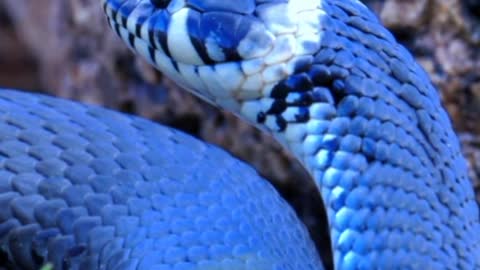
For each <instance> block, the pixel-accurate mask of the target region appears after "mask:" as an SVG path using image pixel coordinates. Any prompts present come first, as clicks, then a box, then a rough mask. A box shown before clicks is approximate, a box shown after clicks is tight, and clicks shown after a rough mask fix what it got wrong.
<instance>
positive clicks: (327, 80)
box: [308, 65, 332, 85]
mask: <svg viewBox="0 0 480 270" xmlns="http://www.w3.org/2000/svg"><path fill="white" fill-rule="evenodd" d="M308 75H309V76H310V78H311V80H312V82H313V84H315V85H329V84H331V83H332V74H331V73H330V70H329V69H328V67H327V66H324V65H313V66H312V68H311V69H310V70H309V72H308Z"/></svg>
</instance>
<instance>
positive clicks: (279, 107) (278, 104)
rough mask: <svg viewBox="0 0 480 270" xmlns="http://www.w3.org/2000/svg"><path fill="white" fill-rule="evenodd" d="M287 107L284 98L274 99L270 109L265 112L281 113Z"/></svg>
mask: <svg viewBox="0 0 480 270" xmlns="http://www.w3.org/2000/svg"><path fill="white" fill-rule="evenodd" d="M286 109H287V103H286V102H285V100H284V99H276V100H275V101H274V102H273V103H272V106H270V109H269V110H268V111H267V114H281V113H283V112H284V111H285V110H286Z"/></svg>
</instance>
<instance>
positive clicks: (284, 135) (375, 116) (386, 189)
mask: <svg viewBox="0 0 480 270" xmlns="http://www.w3.org/2000/svg"><path fill="white" fill-rule="evenodd" d="M102 4H103V8H104V10H105V14H106V16H107V20H108V22H109V24H110V26H111V28H112V29H113V30H114V31H115V32H116V33H117V34H118V35H119V36H120V37H121V39H122V40H124V41H125V44H127V45H128V46H129V47H130V48H131V49H132V50H133V51H135V52H137V53H138V54H139V55H141V56H143V57H144V58H145V59H146V60H148V61H149V62H150V63H151V64H152V65H154V66H155V67H156V68H158V69H159V70H160V71H161V72H162V73H164V74H166V75H167V76H169V77H170V78H172V79H173V80H174V81H175V82H177V83H178V84H179V85H181V86H182V87H184V88H185V89H187V90H188V91H190V92H192V93H193V94H195V95H197V96H198V97H200V98H202V99H204V100H205V101H207V102H210V103H212V104H214V105H216V106H218V107H221V108H223V109H226V110H229V111H231V112H233V113H235V114H236V115H238V116H239V117H241V118H243V119H245V120H246V121H248V122H250V123H252V124H253V125H255V126H256V127H258V128H259V129H261V130H263V131H265V132H268V133H270V134H272V136H273V137H274V138H275V139H277V140H278V141H279V142H280V143H281V144H282V145H283V146H284V147H285V148H286V149H288V150H289V151H290V152H291V153H292V154H293V155H294V156H295V157H296V158H297V159H298V160H299V161H300V162H301V163H302V164H303V166H304V167H305V168H306V170H307V171H308V172H309V173H310V174H311V176H312V179H313V181H314V182H315V184H316V186H317V188H318V190H319V192H320V194H321V196H322V199H323V202H324V206H325V209H326V212H327V216H328V225H329V230H330V238H331V243H330V245H331V248H332V251H333V263H334V268H335V269H342V270H353V269H422V270H424V269H452V270H453V269H480V223H479V210H478V205H477V203H476V202H475V199H474V193H473V189H472V186H471V184H470V182H469V179H468V176H467V169H466V163H465V160H464V158H463V157H462V155H461V152H460V147H459V143H458V139H457V138H456V136H455V134H454V131H453V129H452V127H451V123H450V119H449V117H448V115H447V113H446V112H445V110H444V109H443V108H442V106H441V101H440V98H439V95H438V93H437V91H436V89H435V88H434V87H433V86H432V84H431V82H430V80H429V78H428V76H427V74H426V73H425V71H424V70H423V69H422V68H421V67H420V66H419V65H418V64H417V63H415V61H414V59H413V58H412V56H411V55H410V54H409V53H408V52H407V51H406V50H405V48H403V47H402V46H401V45H399V44H397V42H396V41H395V39H394V38H393V36H392V35H391V34H390V33H389V32H388V31H387V30H386V29H385V28H383V26H382V25H381V24H380V22H379V21H378V19H377V18H376V17H375V15H373V13H371V12H370V11H369V10H368V9H367V8H366V7H365V6H364V5H363V4H362V3H360V2H359V1H356V0H350V1H345V0H344V1H341V0H243V1H238V2H229V1H221V0H102ZM0 205H1V206H4V207H3V208H2V209H1V210H0V254H2V253H1V252H3V254H4V255H3V257H5V258H6V260H7V261H8V263H9V267H11V268H14V269H16V268H19V269H36V268H38V267H39V266H41V265H43V264H45V263H47V262H50V263H52V264H53V265H54V268H55V269H159V270H160V269H162V270H166V269H168V270H170V269H172V270H174V269H178V270H183V269H185V270H190V269H192V270H193V269H198V270H219V269H225V270H226V269H255V270H264V269H265V270H267V269H268V270H270V269H272V270H284V269H285V270H287V269H302V270H303V269H324V268H323V264H322V262H321V260H320V258H319V255H318V253H317V252H316V250H315V248H314V246H313V244H312V241H311V240H310V239H309V237H308V234H307V232H306V230H305V228H304V226H303V225H302V224H301V223H300V222H299V221H298V219H297V218H296V216H295V215H294V214H293V211H292V210H291V209H290V208H289V207H288V205H286V203H285V202H284V201H283V200H282V199H281V198H280V197H279V196H278V194H277V193H276V192H275V191H274V190H273V189H272V187H270V185H268V184H267V183H266V182H265V181H264V180H262V179H260V178H259V177H258V176H257V175H256V174H255V172H254V171H253V170H252V169H251V168H250V167H248V166H247V165H245V164H243V163H241V162H239V161H236V160H235V159H232V158H231V157H229V156H228V154H226V153H224V152H223V151H222V150H219V149H217V148H216V147H213V146H210V145H207V144H205V143H202V142H199V141H197V140H195V139H193V138H190V137H188V136H186V135H184V134H182V133H180V132H177V131H174V130H171V129H168V128H166V127H162V126H159V125H156V124H153V123H151V122H149V121H147V120H143V119H140V118H136V117H133V116H127V115H122V114H119V113H116V112H112V111H109V110H106V109H101V108H97V107H93V106H88V105H81V104H78V103H72V102H69V101H64V100H59V99H55V98H51V97H45V96H32V95H27V94H22V93H18V92H15V91H9V90H3V91H1V92H0Z"/></svg>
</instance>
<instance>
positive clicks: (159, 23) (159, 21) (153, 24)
mask: <svg viewBox="0 0 480 270" xmlns="http://www.w3.org/2000/svg"><path fill="white" fill-rule="evenodd" d="M162 15H163V13H162ZM148 23H149V25H148V29H154V30H149V31H148V40H149V44H150V46H152V47H153V48H154V49H159V48H158V45H157V44H160V47H161V48H162V51H163V52H164V53H165V55H166V56H167V57H169V58H171V54H170V50H169V49H168V44H167V38H168V37H167V33H166V31H167V29H168V25H167V22H166V18H164V17H160V16H155V17H154V18H152V19H151V20H149V22H148ZM155 29H156V30H155Z"/></svg>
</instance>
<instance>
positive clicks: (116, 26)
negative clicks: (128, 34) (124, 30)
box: [113, 23, 121, 37]
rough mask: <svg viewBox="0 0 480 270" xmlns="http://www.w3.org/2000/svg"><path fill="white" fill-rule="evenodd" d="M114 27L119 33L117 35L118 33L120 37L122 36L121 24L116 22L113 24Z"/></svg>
mask: <svg viewBox="0 0 480 270" xmlns="http://www.w3.org/2000/svg"><path fill="white" fill-rule="evenodd" d="M113 27H114V28H113V30H115V33H117V35H118V36H119V37H121V35H120V25H118V24H116V23H114V24H113Z"/></svg>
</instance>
